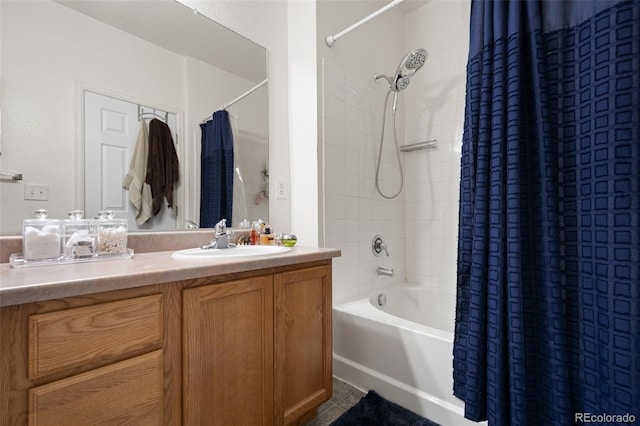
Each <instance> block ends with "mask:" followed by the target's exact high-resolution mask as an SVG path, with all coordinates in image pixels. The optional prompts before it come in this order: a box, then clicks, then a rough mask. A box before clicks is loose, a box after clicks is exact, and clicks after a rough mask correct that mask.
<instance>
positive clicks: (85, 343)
mask: <svg viewBox="0 0 640 426" xmlns="http://www.w3.org/2000/svg"><path fill="white" fill-rule="evenodd" d="M149 293H152V294H149ZM164 302H165V300H164V297H163V295H162V294H160V293H159V289H158V287H157V286H151V287H147V288H144V289H136V290H135V291H122V292H112V293H103V294H98V295H89V296H83V297H78V298H68V299H59V300H51V301H45V302H37V303H29V304H25V305H16V306H8V307H4V308H2V309H0V333H1V334H0V336H1V339H2V340H1V344H0V367H1V368H0V383H1V385H0V424H1V425H3V426H4V425H11V426H14V425H26V424H29V425H30V426H49V425H51V426H54V425H55V426H59V425H65V424H73V425H74V426H81V425H94V424H104V425H121V424H136V425H158V424H165V413H170V412H171V410H169V409H168V405H167V409H165V403H166V402H167V400H168V398H170V393H166V392H165V382H164V380H165V379H164V362H165V356H164V354H165V351H164V348H165V333H164V329H165V324H164V321H165V315H164Z"/></svg>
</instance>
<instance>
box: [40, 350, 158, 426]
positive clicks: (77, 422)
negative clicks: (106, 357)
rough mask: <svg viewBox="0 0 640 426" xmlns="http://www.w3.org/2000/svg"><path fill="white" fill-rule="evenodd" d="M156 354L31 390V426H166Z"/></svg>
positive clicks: (142, 356)
mask: <svg viewBox="0 0 640 426" xmlns="http://www.w3.org/2000/svg"><path fill="white" fill-rule="evenodd" d="M162 404H163V380H162V351H160V350H158V351H155V352H151V353H149V354H145V355H141V356H138V357H135V358H131V359H128V360H126V361H122V362H119V363H116V364H113V365H108V366H106V367H102V368H98V369H96V370H91V371H88V372H86V373H82V374H78V375H76V376H73V377H69V378H67V379H62V380H58V381H56V382H53V383H49V384H46V385H42V386H38V387H36V388H33V389H31V390H30V391H29V425H30V426H49V425H50V426H59V425H74V426H82V425H87V426H88V425H96V424H100V425H114V426H116V425H136V426H137V425H141V426H142V425H149V426H157V425H161V424H163V413H162Z"/></svg>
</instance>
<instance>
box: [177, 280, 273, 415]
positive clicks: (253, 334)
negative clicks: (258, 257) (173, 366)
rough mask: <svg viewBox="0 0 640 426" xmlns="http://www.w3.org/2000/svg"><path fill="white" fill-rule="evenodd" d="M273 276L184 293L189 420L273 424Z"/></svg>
mask: <svg viewBox="0 0 640 426" xmlns="http://www.w3.org/2000/svg"><path fill="white" fill-rule="evenodd" d="M272 282H273V279H272V277H271V276H266V277H257V278H251V279H246V280H239V281H233V282H229V283H224V284H212V285H205V286H202V287H197V288H193V289H187V290H185V291H184V295H183V307H184V310H183V331H184V336H183V338H184V341H183V351H184V352H183V368H184V370H183V373H184V376H183V377H184V419H185V422H184V424H185V425H187V426H200V425H208V426H214V425H224V426H227V425H246V426H249V425H268V424H272V423H273V404H274V402H273V284H272Z"/></svg>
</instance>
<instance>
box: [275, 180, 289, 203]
mask: <svg viewBox="0 0 640 426" xmlns="http://www.w3.org/2000/svg"><path fill="white" fill-rule="evenodd" d="M276 199H278V200H286V199H287V182H286V181H285V180H284V179H276Z"/></svg>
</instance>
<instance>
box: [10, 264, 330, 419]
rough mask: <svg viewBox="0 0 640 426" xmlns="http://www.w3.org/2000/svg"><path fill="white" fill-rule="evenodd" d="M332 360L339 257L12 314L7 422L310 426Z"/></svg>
mask: <svg viewBox="0 0 640 426" xmlns="http://www.w3.org/2000/svg"><path fill="white" fill-rule="evenodd" d="M331 356H332V352H331V260H324V261H317V262H312V263H306V264H302V265H291V266H286V267H279V268H270V269H268V270H260V271H252V272H242V273H238V274H232V275H226V276H217V277H211V278H210V279H206V278H202V279H195V280H189V281H180V282H172V283H165V284H158V285H151V286H145V287H140V288H133V289H128V290H120V291H111V292H105V293H96V294H91V295H84V296H77V297H70V298H65V299H57V300H49V301H44V302H34V303H27V304H23V305H14V306H7V307H3V308H0V426H17V425H27V424H28V425H30V426H36V425H38V426H45V425H46V426H48V425H66V424H69V425H74V426H82V425H93V424H103V425H122V424H132V425H133V424H135V425H176V426H177V425H185V426H200V425H207V426H213V425H224V426H227V425H243V426H245V425H249V426H250V425H301V424H305V423H306V422H308V421H309V420H311V419H312V418H313V417H314V416H315V414H316V412H317V407H318V406H319V405H320V404H321V403H323V402H324V401H326V400H328V399H329V398H330V397H331V383H332V381H331V375H332V368H331Z"/></svg>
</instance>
